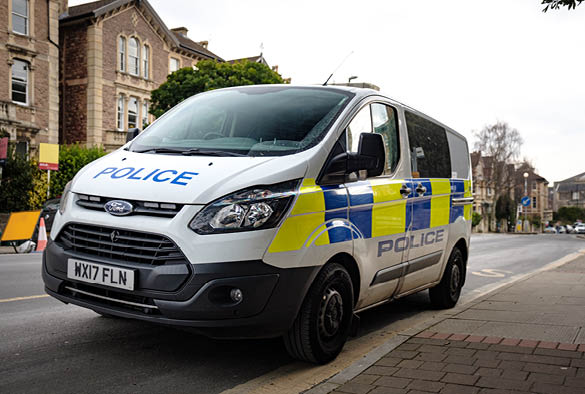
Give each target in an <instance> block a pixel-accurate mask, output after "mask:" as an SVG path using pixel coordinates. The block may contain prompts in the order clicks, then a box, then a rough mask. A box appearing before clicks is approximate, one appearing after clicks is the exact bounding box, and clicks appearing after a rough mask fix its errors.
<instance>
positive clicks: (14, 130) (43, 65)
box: [0, 0, 67, 156]
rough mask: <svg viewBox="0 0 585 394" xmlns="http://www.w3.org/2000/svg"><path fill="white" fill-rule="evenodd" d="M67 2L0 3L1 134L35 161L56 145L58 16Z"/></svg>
mask: <svg viewBox="0 0 585 394" xmlns="http://www.w3.org/2000/svg"><path fill="white" fill-rule="evenodd" d="M66 9H67V0H0V36H1V38H0V131H2V130H3V131H4V132H7V133H8V134H9V137H10V141H11V142H12V143H14V142H20V143H22V144H24V146H26V147H27V148H28V149H29V154H30V155H31V156H34V155H35V154H36V152H37V149H38V145H39V143H41V142H45V143H55V144H56V143H58V142H59V78H58V77H59V47H58V41H59V15H60V14H61V13H62V12H64V11H65V10H66Z"/></svg>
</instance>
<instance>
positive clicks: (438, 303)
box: [429, 248, 465, 309]
mask: <svg viewBox="0 0 585 394" xmlns="http://www.w3.org/2000/svg"><path fill="white" fill-rule="evenodd" d="M463 264H465V263H464V261H463V254H462V253H461V250H459V248H455V249H453V252H451V256H449V261H447V266H446V267H445V272H444V273H443V278H442V279H441V282H440V283H439V284H438V285H436V286H435V287H432V288H430V289H429V296H430V297H431V304H433V306H434V307H435V308H437V309H448V308H453V307H454V306H455V304H457V301H458V300H459V296H460V295H461V288H462V287H463V279H464V278H463V272H464V271H463Z"/></svg>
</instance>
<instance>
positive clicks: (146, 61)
mask: <svg viewBox="0 0 585 394" xmlns="http://www.w3.org/2000/svg"><path fill="white" fill-rule="evenodd" d="M142 75H143V76H144V78H146V79H149V78H150V47H149V46H148V45H146V44H144V45H143V46H142Z"/></svg>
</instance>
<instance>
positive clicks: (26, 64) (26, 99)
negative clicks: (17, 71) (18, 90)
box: [10, 59, 30, 105]
mask: <svg viewBox="0 0 585 394" xmlns="http://www.w3.org/2000/svg"><path fill="white" fill-rule="evenodd" d="M12 62H13V63H12V66H11V67H10V99H11V100H12V102H13V103H15V104H20V105H28V104H29V81H30V72H29V71H30V63H29V62H27V61H26V60H20V59H13V60H12ZM16 63H22V64H24V67H25V72H26V78H25V80H24V102H22V101H18V100H14V98H13V94H14V91H13V89H12V85H13V84H14V66H15V65H16ZM17 81H18V83H20V84H22V81H21V80H17Z"/></svg>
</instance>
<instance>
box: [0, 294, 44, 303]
mask: <svg viewBox="0 0 585 394" xmlns="http://www.w3.org/2000/svg"><path fill="white" fill-rule="evenodd" d="M48 296H49V295H48V294H39V295H33V296H27V297H14V298H4V299H1V300H0V303H2V302H12V301H24V300H34V299H35V298H45V297H48Z"/></svg>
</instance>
